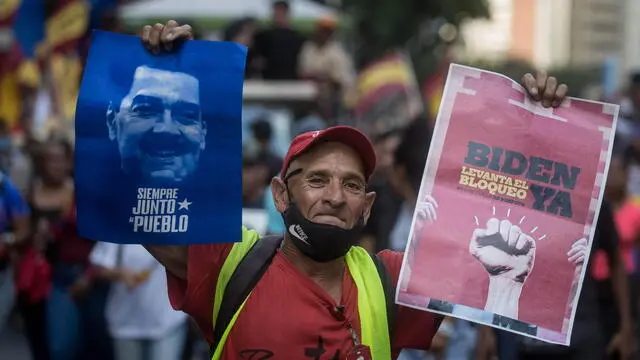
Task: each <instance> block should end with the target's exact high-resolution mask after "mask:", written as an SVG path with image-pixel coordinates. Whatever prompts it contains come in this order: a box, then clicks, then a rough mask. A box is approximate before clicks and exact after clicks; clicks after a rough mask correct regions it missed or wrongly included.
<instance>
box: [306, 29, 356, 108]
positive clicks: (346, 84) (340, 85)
mask: <svg viewBox="0 0 640 360" xmlns="http://www.w3.org/2000/svg"><path fill="white" fill-rule="evenodd" d="M337 27H338V21H337V20H336V19H335V18H333V17H324V18H321V19H319V20H318V21H316V27H315V32H314V34H313V37H312V38H311V40H309V41H307V42H305V44H304V45H303V47H302V50H301V52H300V60H299V64H298V65H299V69H298V74H299V76H300V78H302V79H307V80H312V81H314V82H315V83H316V84H317V86H318V93H319V105H320V107H321V111H322V113H324V114H326V118H328V119H333V118H335V116H336V114H337V113H338V110H339V106H340V104H341V101H342V99H343V98H344V97H345V96H346V95H347V94H348V93H350V92H352V91H353V90H354V84H355V69H354V68H353V62H352V60H351V57H350V56H349V54H347V52H346V51H345V49H344V48H343V46H342V44H341V43H340V42H339V41H338V40H337V39H336V38H335V32H336V29H337Z"/></svg>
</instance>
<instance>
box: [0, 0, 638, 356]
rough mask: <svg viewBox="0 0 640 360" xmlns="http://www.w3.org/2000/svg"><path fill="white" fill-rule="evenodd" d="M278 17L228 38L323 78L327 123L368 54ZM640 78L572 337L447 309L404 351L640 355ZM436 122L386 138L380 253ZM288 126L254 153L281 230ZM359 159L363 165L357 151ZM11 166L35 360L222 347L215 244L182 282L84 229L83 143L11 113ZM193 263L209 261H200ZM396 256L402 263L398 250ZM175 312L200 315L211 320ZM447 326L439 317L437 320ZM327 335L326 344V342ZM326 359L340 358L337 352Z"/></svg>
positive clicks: (17, 268)
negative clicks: (213, 273)
mask: <svg viewBox="0 0 640 360" xmlns="http://www.w3.org/2000/svg"><path fill="white" fill-rule="evenodd" d="M273 11H274V12H273V22H272V24H271V25H270V27H267V28H264V29H262V28H260V27H259V25H258V23H257V21H256V20H254V19H242V20H239V21H238V22H235V23H233V24H231V25H230V26H229V27H228V28H227V30H226V31H225V33H224V36H223V37H224V40H228V41H235V42H239V43H242V44H244V45H246V46H247V47H248V48H249V58H248V60H247V69H246V77H247V78H248V79H256V78H259V79H264V80H269V81H277V80H299V79H306V80H311V81H314V83H315V84H316V85H317V87H318V89H319V91H318V94H319V96H318V99H317V100H318V101H317V102H314V104H313V106H311V107H309V108H308V109H306V110H305V111H304V112H303V113H302V114H298V115H299V116H296V121H295V123H294V124H293V126H292V133H291V134H290V135H291V137H292V138H294V137H296V136H298V135H300V134H303V133H306V132H309V131H322V130H324V129H327V128H328V127H330V126H331V125H333V124H335V123H336V122H337V118H338V114H339V113H340V112H341V111H344V110H343V109H342V108H341V106H340V104H342V102H343V100H345V99H348V98H349V96H350V95H351V94H352V93H351V92H352V91H353V90H354V83H355V71H354V69H353V65H352V61H351V59H350V57H349V55H348V54H347V52H346V51H345V50H344V49H343V47H342V46H341V45H340V43H339V42H338V41H337V40H336V39H335V38H334V32H335V30H336V27H337V23H336V21H335V20H334V19H330V18H324V19H321V20H320V21H318V22H317V24H316V28H315V33H314V35H313V37H312V38H311V39H305V37H304V36H303V35H302V34H300V33H299V32H297V31H296V30H295V29H293V28H292V27H291V24H290V16H289V6H288V3H287V2H286V1H276V2H275V3H274V7H273ZM630 80H631V81H630V83H631V85H630V88H629V91H628V93H627V97H626V98H625V100H624V101H623V103H622V104H623V111H622V114H621V119H620V124H621V125H620V126H619V129H618V134H617V139H616V146H615V151H614V156H613V159H612V162H611V167H610V174H609V177H608V182H607V187H606V192H605V202H604V205H603V207H602V210H601V214H600V217H599V219H598V228H597V233H596V236H595V238H594V244H593V249H594V250H593V251H592V253H591V258H590V259H589V261H588V267H589V269H588V271H587V277H586V279H585V283H584V286H583V288H582V292H581V296H580V301H579V305H578V310H577V313H576V321H575V324H574V333H573V338H572V344H571V346H570V347H562V346H552V345H548V344H545V343H541V342H538V341H534V340H531V339H527V338H524V337H520V336H516V335H512V334H511V333H508V332H505V331H501V330H495V329H492V328H489V327H485V326H479V325H476V324H473V323H470V322H467V321H464V320H459V319H453V318H444V319H442V321H441V322H440V325H439V327H438V328H437V332H435V331H434V334H433V338H432V339H431V338H429V339H427V337H430V335H429V334H428V330H426V329H425V330H424V333H423V334H422V335H420V334H418V336H415V334H411V335H412V336H414V338H410V337H409V336H407V339H409V340H407V339H404V338H403V340H405V341H406V342H407V344H409V345H410V344H414V345H416V344H422V345H424V344H429V343H430V349H429V350H404V351H403V352H402V353H400V355H399V359H402V360H410V359H433V360H436V359H438V360H439V359H447V360H449V359H450V360H458V359H470V358H475V359H483V360H484V359H486V360H489V359H494V358H499V359H506V360H510V359H594V360H595V359H603V358H605V359H633V358H636V357H637V354H638V352H637V351H636V346H637V344H638V341H640V332H638V331H637V330H636V329H637V327H636V324H637V313H638V306H639V305H640V299H639V298H638V296H637V294H638V284H639V280H640V279H638V268H637V255H638V252H637V243H638V241H639V240H640V186H639V184H640V121H639V120H638V118H640V75H635V76H632V77H631V79H630ZM429 120H430V119H428V118H427V117H426V115H421V116H418V117H416V118H415V119H412V121H410V122H409V125H407V126H406V127H404V128H399V129H394V130H393V131H390V132H388V133H385V134H379V136H376V137H375V138H374V139H373V150H374V151H375V156H376V157H377V159H378V161H377V165H376V167H375V169H370V170H371V173H370V174H367V177H368V185H367V187H366V188H367V189H370V190H375V192H376V193H377V197H376V200H375V202H374V203H373V206H372V207H371V211H370V216H369V218H368V221H367V222H366V225H365V226H364V227H363V231H362V235H361V236H360V237H359V238H358V239H357V240H358V244H359V245H361V246H362V247H363V248H365V249H366V250H368V251H370V252H380V251H383V250H387V249H390V250H396V251H403V250H404V248H405V245H406V242H407V239H408V238H409V231H410V227H411V221H412V217H413V211H414V209H415V206H416V203H417V201H418V199H417V196H418V191H419V187H420V183H421V179H422V175H423V171H424V165H425V162H426V158H427V156H428V149H429V144H430V140H431V133H432V129H431V128H430V124H432V123H433V122H432V121H429ZM273 131H274V130H273V127H272V124H271V122H270V119H269V118H268V116H266V117H264V118H261V119H258V120H257V121H254V122H253V124H252V126H251V132H252V138H253V140H254V141H253V142H252V143H251V144H250V145H249V146H248V147H246V148H245V149H244V152H243V167H242V168H243V173H242V180H243V206H244V207H245V208H248V209H261V210H264V211H265V212H266V213H267V215H268V221H267V228H266V230H265V235H267V234H276V235H281V234H283V233H284V232H286V228H285V221H286V219H283V215H282V213H283V208H282V206H283V204H282V203H278V202H277V201H278V199H280V198H278V197H275V196H272V194H273V193H279V194H281V196H284V195H282V194H283V193H285V192H286V193H287V196H290V194H289V189H288V186H290V185H288V184H289V183H287V182H286V181H287V179H284V178H283V181H284V182H282V183H279V182H276V183H275V184H276V186H277V188H275V189H272V187H273V186H274V182H273V181H272V179H273V178H274V177H280V176H284V175H285V173H286V172H287V169H288V168H289V165H290V162H291V159H287V158H283V156H281V155H279V154H278V153H277V152H276V151H274V150H273ZM335 149H338V150H340V149H341V148H340V146H336V147H335ZM335 149H333V150H327V153H326V154H320V155H317V156H316V157H318V158H319V159H322V157H323V156H325V157H329V158H330V157H331V156H338V155H336V154H333V153H331V151H334V150H335ZM348 151H349V150H344V151H343V153H348ZM300 161H302V160H300ZM307 161H308V160H307ZM344 161H345V162H347V163H348V159H347V160H344ZM283 164H284V165H285V168H284V169H283ZM0 166H1V170H2V177H1V178H0V231H1V232H2V236H1V237H0V334H1V333H2V332H3V331H7V328H8V327H12V328H18V329H20V330H21V331H22V332H23V333H24V335H25V337H26V338H27V340H28V344H29V349H30V352H31V356H32V358H33V359H34V360H49V359H51V360H72V359H73V360H75V359H94V358H95V359H104V360H111V359H114V360H129V359H131V360H147V359H148V360H150V359H154V360H155V359H160V360H163V359H166V360H178V359H185V360H191V359H194V358H197V359H205V358H210V357H211V355H210V353H209V348H208V346H207V345H206V342H207V340H211V339H209V338H210V337H211V334H208V333H206V334H202V332H201V330H202V328H203V327H208V328H209V329H208V330H207V331H208V332H210V331H213V328H212V326H210V323H211V321H212V320H211V319H212V317H211V312H210V311H209V310H210V309H209V308H210V307H213V303H212V299H213V297H202V299H200V298H198V299H197V301H200V300H202V301H203V302H205V303H207V304H208V305H206V306H205V305H202V307H203V308H204V310H205V311H203V312H201V311H200V309H199V308H195V307H194V303H193V300H191V302H189V299H190V298H189V297H194V296H195V295H194V293H189V292H188V291H189V289H190V286H193V285H192V283H193V281H192V280H193V279H192V277H193V276H200V278H198V279H200V280H199V281H200V282H199V283H198V284H202V283H204V281H207V280H206V279H207V276H208V272H205V271H210V269H211V266H213V265H212V261H216V259H217V258H215V256H213V255H212V254H209V253H206V252H203V253H201V254H199V257H198V259H200V260H201V262H202V264H201V266H199V268H200V269H202V270H201V271H202V274H194V273H189V274H188V276H187V275H185V276H184V277H182V278H181V277H180V276H178V275H176V273H179V271H175V272H173V273H172V271H171V270H172V269H171V268H170V267H167V269H168V270H169V274H167V272H166V271H165V266H166V263H164V262H163V263H161V262H160V261H159V260H158V259H160V260H162V256H157V254H154V256H155V257H154V256H151V254H150V253H149V251H148V250H147V249H145V248H143V247H142V246H140V245H116V244H110V243H94V242H92V241H90V240H87V239H82V238H80V237H78V235H77V231H76V213H75V206H74V183H73V147H72V145H71V144H70V143H69V142H67V141H66V140H65V139H60V138H58V137H55V136H53V137H51V139H49V140H47V141H40V142H37V141H34V140H31V139H29V138H27V140H25V141H23V142H22V143H16V141H14V140H12V138H11V134H10V132H9V129H8V128H7V126H6V124H4V123H3V122H0ZM283 170H284V171H283ZM294 172H295V171H294ZM294 172H292V173H291V174H293V173H294ZM291 174H289V175H290V177H295V175H297V173H296V174H293V175H291ZM294 182H295V179H294ZM356 185H357V184H356ZM298 191H299V190H298ZM354 191H355V190H354ZM362 191H364V187H363V189H362ZM285 205H286V204H285ZM225 251H227V250H225ZM152 253H153V252H152ZM190 254H191V252H190ZM209 255H211V256H209ZM217 260H219V259H217ZM383 260H384V259H383ZM189 261H190V264H193V263H194V261H195V260H194V259H192V258H190V259H189ZM274 261H277V259H276V260H274ZM279 261H280V266H281V267H286V266H285V265H284V264H285V263H284V262H283V261H282V260H279ZM387 262H388V263H397V261H395V259H392V260H388V259H387ZM217 265H219V264H217V263H216V266H217ZM398 266H399V265H398ZM218 267H220V266H218ZM394 271H398V269H395V268H394ZM185 272H186V271H185ZM208 281H212V280H208ZM213 281H215V280H213ZM272 281H274V280H273V279H272ZM167 282H169V288H168V287H167ZM198 286H199V285H198ZM212 287H213V288H215V285H213V286H212ZM196 290H197V289H196ZM185 292H186V293H185ZM170 299H171V301H170ZM176 304H181V306H176ZM278 304H279V303H278ZM278 304H271V305H274V306H275V305H278ZM285 305H286V304H285ZM175 307H183V308H184V309H185V311H187V312H189V313H190V315H194V314H195V315H196V316H194V318H195V321H194V320H192V318H191V317H188V316H187V315H186V314H185V313H183V312H181V311H175V310H174V308H175ZM200 315H201V317H200V318H198V316H200ZM276 315H278V314H276ZM412 315H413V316H412ZM278 316H281V315H278ZM400 316H402V317H404V318H405V319H408V320H415V322H419V321H420V320H425V319H426V318H427V316H426V315H424V314H422V315H416V314H415V313H405V314H404V315H400ZM202 319H205V320H202ZM408 320H406V321H408ZM431 321H433V319H432V318H431V317H429V319H426V320H425V321H424V322H423V323H424V324H427V323H430V322H431ZM203 323H204V324H205V325H203ZM256 324H257V323H256ZM256 324H254V325H256ZM245 325H251V324H245ZM198 327H200V330H199V329H198ZM408 331H409V330H407V332H408ZM411 331H414V330H411ZM245 335H246V334H245ZM246 336H248V335H246ZM265 336H266V335H265ZM314 341H315V339H314ZM319 341H320V343H319V344H318V348H319V349H321V348H322V346H323V345H322V341H323V340H322V338H320V340H319ZM402 344H403V345H405V344H404V343H402ZM416 347H420V346H417V345H416ZM1 352H2V351H1V350H0V353H1ZM314 354H315V353H314ZM314 354H311V355H309V356H307V358H316V359H320V358H321V357H320V356H321V355H322V353H319V354H320V355H317V356H316V355H314ZM272 355H273V353H272ZM314 356H315V357H314ZM324 356H325V357H326V358H327V359H328V358H330V356H333V354H325V355H324ZM335 356H338V355H337V354H336V355H335ZM264 358H268V357H264ZM296 358H297V357H296ZM335 358H337V357H335ZM17 360H19V359H17Z"/></svg>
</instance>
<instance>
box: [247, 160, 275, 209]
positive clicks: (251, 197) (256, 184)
mask: <svg viewBox="0 0 640 360" xmlns="http://www.w3.org/2000/svg"><path fill="white" fill-rule="evenodd" d="M270 180H271V178H270V177H269V166H268V165H267V164H266V163H264V162H262V161H260V158H259V156H258V154H257V151H256V150H255V149H250V148H245V149H243V152H242V206H243V207H244V208H249V209H262V208H263V206H264V196H265V194H266V191H265V190H266V188H267V184H268V182H269V181H270Z"/></svg>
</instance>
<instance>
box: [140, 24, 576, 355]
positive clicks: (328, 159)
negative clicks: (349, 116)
mask: <svg viewBox="0 0 640 360" xmlns="http://www.w3.org/2000/svg"><path fill="white" fill-rule="evenodd" d="M189 29H190V28H189V27H188V26H187V25H185V26H178V24H177V23H176V22H174V21H170V22H169V23H167V25H166V26H158V27H153V28H152V27H151V26H146V27H145V28H144V29H143V32H142V39H143V42H144V43H145V45H147V47H149V48H151V49H159V48H160V47H165V45H166V43H167V42H169V40H168V39H169V38H171V39H189V38H190V31H189ZM537 81H538V82H537ZM523 82H524V85H525V87H526V88H527V89H528V91H529V93H530V94H532V96H533V97H534V98H535V99H537V100H542V101H543V105H544V106H546V107H549V106H551V105H552V103H553V104H554V105H555V106H557V105H559V104H560V102H561V101H562V99H563V98H564V97H565V96H566V91H567V88H566V86H565V85H560V86H557V82H556V80H555V78H552V77H547V76H546V75H544V74H540V75H539V76H538V78H537V79H536V78H535V77H534V76H533V75H531V74H527V75H525V77H524V78H523ZM538 83H539V84H540V85H541V86H538V85H537V84H538ZM375 167H376V156H375V152H374V149H373V146H372V145H371V142H370V141H369V139H368V138H367V137H366V136H365V135H364V134H362V133H361V132H360V131H359V130H357V129H355V128H352V127H346V126H335V127H330V128H327V129H324V130H318V131H313V132H307V133H304V134H301V135H299V136H297V137H296V138H295V139H294V140H293V142H292V143H291V145H290V147H289V150H288V152H287V154H286V156H285V159H284V161H283V166H282V169H281V172H280V176H279V177H275V178H273V179H272V183H271V187H272V195H273V199H274V202H275V204H276V208H277V209H278V211H279V212H281V213H282V217H283V220H284V222H285V225H286V228H287V232H286V233H285V234H284V239H283V240H282V243H281V247H280V248H279V250H278V251H277V253H276V255H275V256H274V257H273V259H272V261H271V263H270V265H269V266H268V267H267V268H266V271H265V272H264V274H263V275H262V277H261V278H260V280H259V281H258V282H257V284H256V285H255V287H254V288H253V290H252V292H251V293H250V295H249V296H248V298H247V300H246V302H244V303H243V305H242V307H241V311H239V312H236V313H235V316H234V318H233V320H232V321H234V323H233V326H232V327H231V328H229V327H227V328H226V329H227V331H225V332H224V333H223V335H222V337H221V338H220V337H219V338H217V339H214V336H213V333H214V331H213V328H214V327H213V318H214V316H216V315H217V311H218V310H219V307H218V306H216V305H214V304H218V305H219V299H218V296H221V295H220V292H222V293H224V291H225V290H226V289H225V287H226V286H225V284H228V281H229V277H230V276H231V275H230V274H229V273H228V272H226V268H225V265H226V264H228V263H230V262H238V261H239V260H238V259H234V256H235V254H236V250H238V249H239V248H242V247H243V246H246V245H247V243H251V244H254V243H256V241H257V243H260V240H257V239H258V237H259V236H258V234H257V233H255V232H251V231H248V230H246V229H243V236H242V242H239V243H228V244H206V245H190V246H154V245H148V246H146V248H147V250H148V251H149V252H150V253H151V254H152V255H153V256H155V257H156V258H157V259H158V260H159V261H160V263H162V264H163V265H164V266H165V268H166V269H167V282H168V286H169V298H170V300H171V303H172V305H173V307H174V308H176V309H179V310H182V311H185V312H187V313H188V314H190V315H191V316H192V317H193V318H194V319H195V321H196V322H197V323H198V325H199V327H200V329H201V330H202V332H203V333H204V335H205V337H206V338H207V341H209V343H214V342H217V343H218V344H222V348H220V347H219V346H218V347H217V348H216V352H215V353H214V356H213V358H214V359H238V358H261V359H272V358H273V359H345V358H346V359H363V360H366V359H376V360H382V359H391V358H393V359H395V358H396V357H397V355H398V353H399V352H400V350H401V349H403V348H412V349H428V348H429V346H430V342H431V338H432V337H433V335H434V334H435V332H436V330H437V328H438V326H439V323H440V317H439V316H437V315H435V314H433V313H429V312H424V311H419V310H416V309H411V308H407V307H403V306H396V305H395V304H394V305H393V306H396V307H395V310H396V311H395V315H394V322H393V323H392V324H393V326H392V329H391V334H390V333H389V331H388V329H386V328H384V329H382V328H381V327H380V324H384V325H385V327H386V325H387V318H386V317H385V314H384V311H385V308H384V307H382V308H381V307H376V306H377V305H379V304H380V302H381V301H382V302H383V304H384V300H382V299H380V298H384V294H382V295H381V296H379V297H371V296H370V295H371V294H380V292H381V290H380V289H381V288H382V286H378V285H376V283H378V284H379V283H380V282H381V281H382V279H381V278H380V277H378V273H377V272H376V270H375V268H374V269H373V270H370V269H371V267H373V265H371V266H370V267H369V268H367V269H366V271H365V270H364V269H363V268H359V267H358V266H356V267H355V268H354V267H352V265H353V264H356V265H359V264H360V263H359V262H358V261H359V260H357V257H358V256H360V259H363V258H364V257H366V259H368V260H362V263H365V262H366V261H370V262H371V261H372V259H373V258H370V257H369V256H368V255H367V253H366V252H365V255H364V256H361V255H360V254H361V253H362V252H363V251H364V250H363V249H362V248H360V247H358V246H355V245H356V243H357V241H358V239H359V238H360V236H359V234H360V231H361V230H362V228H363V226H364V225H365V224H366V222H367V220H368V219H369V216H370V213H371V205H372V204H373V202H374V200H375V197H376V194H375V193H374V192H369V191H368V189H367V182H368V180H369V178H370V176H371V174H372V173H373V171H374V169H375ZM212 236H215V234H212ZM230 240H232V239H230ZM249 246H252V245H249ZM377 258H378V259H379V260H381V263H382V264H383V266H384V268H386V271H387V272H388V274H389V275H390V278H391V279H392V282H393V285H394V286H395V285H396V283H397V280H398V277H399V273H400V267H401V263H402V259H403V254H402V253H401V252H394V251H390V250H386V251H382V252H380V253H378V254H377ZM354 259H356V260H354ZM367 271H368V273H365V272H367ZM371 271H373V274H374V277H371ZM363 279H366V282H363V281H362V280H363ZM376 291H377V293H376ZM383 306H384V305H383ZM212 314H213V316H212ZM387 315H388V313H387ZM220 349H222V350H221V354H220V353H218V352H217V350H220ZM216 354H217V355H216Z"/></svg>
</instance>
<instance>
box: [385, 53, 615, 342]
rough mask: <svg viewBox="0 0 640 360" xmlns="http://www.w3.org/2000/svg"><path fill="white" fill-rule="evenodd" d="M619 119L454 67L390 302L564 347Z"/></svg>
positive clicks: (609, 111) (601, 109)
mask: <svg viewBox="0 0 640 360" xmlns="http://www.w3.org/2000/svg"><path fill="white" fill-rule="evenodd" d="M617 116H618V106H617V105H611V104H604V103H598V102H592V101H585V100H579V99H575V98H569V99H567V100H566V101H565V102H564V103H563V104H562V105H561V106H560V107H559V108H557V109H551V108H549V109H545V108H543V107H542V106H541V105H539V104H537V103H534V102H532V101H531V100H530V99H529V98H528V97H527V96H526V95H525V90H524V89H523V88H522V87H521V86H520V85H519V84H518V83H516V82H514V81H512V80H511V79H508V78H507V77H504V76H502V75H499V74H495V73H491V72H487V71H482V70H479V69H474V68H470V67H465V66H461V65H456V64H453V65H451V67H450V70H449V75H448V77H447V83H446V86H445V90H444V95H443V98H442V102H441V105H440V110H439V113H438V118H437V124H436V127H435V130H434V135H433V140H432V143H431V149H430V152H429V159H428V160H427V165H426V168H425V174H424V176H423V180H422V185H421V188H420V195H419V201H418V205H417V206H416V211H415V214H414V219H413V223H412V229H411V234H410V239H409V242H408V244H407V250H406V254H407V255H406V256H405V260H404V263H403V267H402V272H401V275H400V286H399V287H398V292H397V295H396V301H397V302H398V303H399V304H402V305H406V306H410V307H414V308H419V309H423V310H428V311H434V312H438V313H442V314H445V315H449V316H454V317H458V318H462V319H466V320H470V321H474V322H477V323H482V324H486V325H489V326H493V327H498V328H501V329H505V330H508V331H512V332H516V333H519V334H522V335H526V336H530V337H533V338H537V339H540V340H543V341H547V342H552V343H558V344H569V339H570V338H571V328H572V325H573V318H574V314H575V310H576V305H577V301H578V296H577V294H579V293H580V288H581V285H582V279H583V278H584V275H585V271H586V261H587V260H586V259H588V258H589V252H590V248H591V243H592V240H593V235H594V232H595V224H596V222H595V219H597V216H598V213H599V210H600V204H601V201H602V195H603V191H604V184H605V179H606V174H607V170H608V166H609V160H610V153H611V148H612V145H613V134H614V133H615V124H616V119H617Z"/></svg>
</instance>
